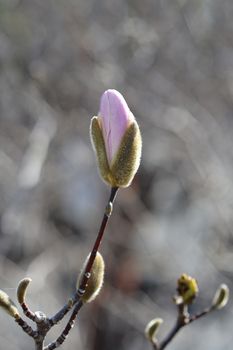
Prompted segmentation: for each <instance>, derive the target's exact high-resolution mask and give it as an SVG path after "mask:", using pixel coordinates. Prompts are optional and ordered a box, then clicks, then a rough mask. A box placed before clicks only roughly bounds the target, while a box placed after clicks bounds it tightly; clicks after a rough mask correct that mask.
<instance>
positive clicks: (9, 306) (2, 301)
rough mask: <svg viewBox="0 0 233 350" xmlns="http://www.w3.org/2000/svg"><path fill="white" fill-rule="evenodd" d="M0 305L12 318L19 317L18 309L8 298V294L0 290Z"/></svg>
mask: <svg viewBox="0 0 233 350" xmlns="http://www.w3.org/2000/svg"><path fill="white" fill-rule="evenodd" d="M0 307H1V308H3V309H4V310H5V311H6V312H7V313H8V314H9V315H10V316H12V317H14V318H16V319H17V318H19V317H20V316H19V311H18V310H17V307H16V306H15V304H14V303H13V301H12V300H11V299H10V297H9V295H7V294H6V293H5V292H3V291H2V290H0Z"/></svg>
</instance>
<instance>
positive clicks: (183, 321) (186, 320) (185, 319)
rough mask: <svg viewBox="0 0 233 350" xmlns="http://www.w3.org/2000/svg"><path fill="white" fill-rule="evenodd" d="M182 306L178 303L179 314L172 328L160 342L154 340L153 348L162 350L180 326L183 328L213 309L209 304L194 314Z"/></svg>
mask: <svg viewBox="0 0 233 350" xmlns="http://www.w3.org/2000/svg"><path fill="white" fill-rule="evenodd" d="M182 306H183V307H184V305H179V307H180V309H179V314H178V318H177V321H176V324H175V326H174V327H173V328H172V330H171V331H170V333H169V334H168V335H167V336H166V338H165V339H164V340H163V341H161V342H160V343H159V342H158V341H156V342H155V343H154V344H153V348H154V349H155V350H163V349H165V347H166V346H167V345H168V344H169V343H170V342H171V341H172V339H173V338H174V337H175V336H176V334H177V333H178V332H179V330H180V329H181V328H183V327H184V326H187V325H188V324H190V323H192V322H194V321H196V320H198V319H200V318H201V317H203V316H206V315H207V314H209V313H210V312H211V311H214V310H215V307H214V306H211V307H209V308H206V309H204V310H203V311H201V312H200V313H198V314H196V315H192V316H191V315H190V314H189V313H188V311H187V309H186V310H185V309H183V311H182V308H181V307H182Z"/></svg>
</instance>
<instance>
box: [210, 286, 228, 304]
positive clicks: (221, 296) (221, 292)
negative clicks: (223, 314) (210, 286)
mask: <svg viewBox="0 0 233 350" xmlns="http://www.w3.org/2000/svg"><path fill="white" fill-rule="evenodd" d="M228 300H229V288H228V286H227V285H226V284H221V285H220V286H219V288H218V289H217V291H216V293H215V296H214V298H213V301H212V306H213V308H215V309H218V310H221V309H222V308H223V307H224V306H226V304H227V302H228Z"/></svg>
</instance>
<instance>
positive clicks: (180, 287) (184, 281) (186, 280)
mask: <svg viewBox="0 0 233 350" xmlns="http://www.w3.org/2000/svg"><path fill="white" fill-rule="evenodd" d="M177 292H178V298H175V300H180V298H179V297H181V298H182V302H183V303H184V304H185V305H187V304H191V303H192V302H193V300H194V299H195V298H196V296H197V294H198V284H197V281H196V279H195V278H192V277H191V276H188V275H187V274H185V273H184V274H182V275H181V276H180V278H179V279H178V281H177ZM176 303H177V304H178V302H176Z"/></svg>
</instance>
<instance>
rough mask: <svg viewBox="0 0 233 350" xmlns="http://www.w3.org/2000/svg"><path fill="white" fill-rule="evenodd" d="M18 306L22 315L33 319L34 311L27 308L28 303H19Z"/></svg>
mask: <svg viewBox="0 0 233 350" xmlns="http://www.w3.org/2000/svg"><path fill="white" fill-rule="evenodd" d="M20 306H21V307H22V310H23V313H24V315H25V316H27V317H28V318H29V319H30V320H32V321H35V313H34V312H32V311H31V310H30V309H29V307H28V305H27V304H26V303H21V304H20Z"/></svg>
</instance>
